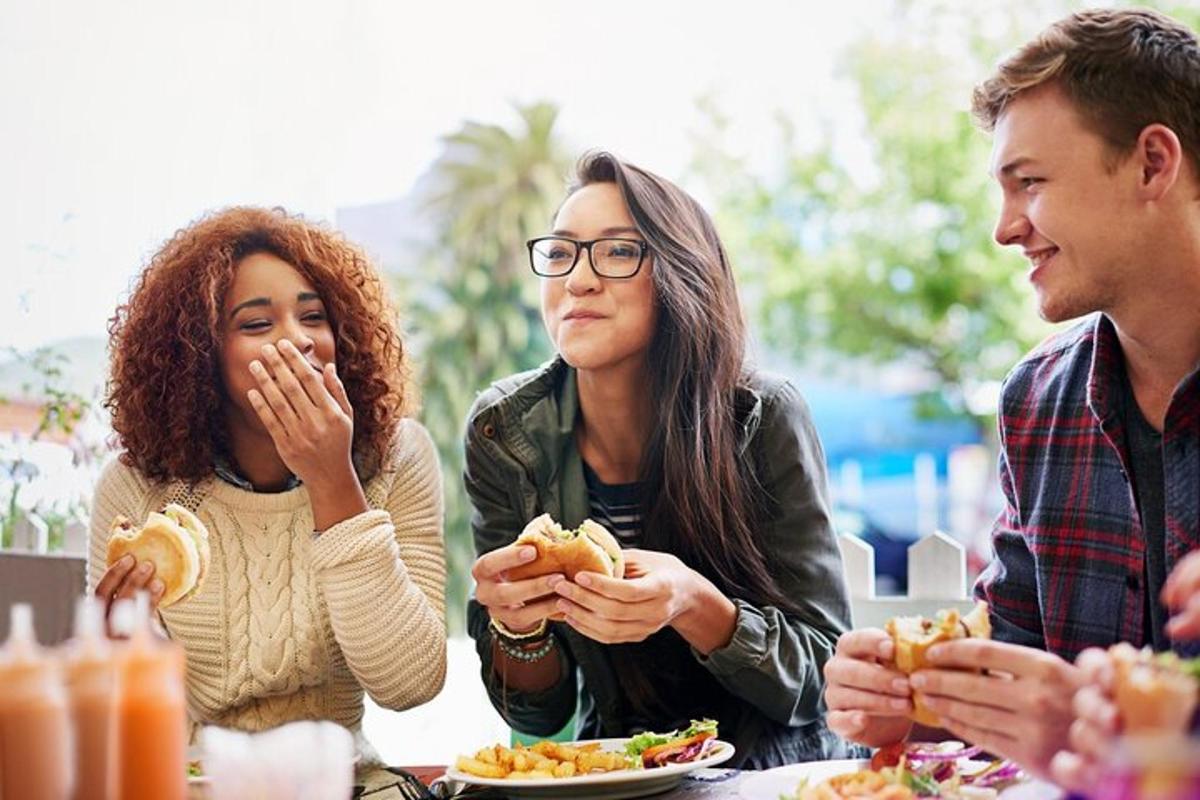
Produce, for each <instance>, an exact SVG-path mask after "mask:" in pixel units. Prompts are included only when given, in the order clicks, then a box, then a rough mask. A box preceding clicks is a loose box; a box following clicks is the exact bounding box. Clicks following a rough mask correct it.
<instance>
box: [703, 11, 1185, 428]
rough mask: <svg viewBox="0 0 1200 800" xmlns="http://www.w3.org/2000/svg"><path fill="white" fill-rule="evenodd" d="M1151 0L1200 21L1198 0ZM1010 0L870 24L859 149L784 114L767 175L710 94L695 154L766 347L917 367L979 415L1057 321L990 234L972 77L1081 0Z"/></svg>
mask: <svg viewBox="0 0 1200 800" xmlns="http://www.w3.org/2000/svg"><path fill="white" fill-rule="evenodd" d="M1156 5H1157V6H1159V7H1160V8H1162V10H1164V11H1167V12H1168V13H1173V14H1175V15H1176V16H1177V17H1178V18H1179V19H1181V20H1183V21H1185V22H1188V23H1190V24H1193V25H1195V24H1196V23H1197V22H1198V21H1200V20H1197V17H1200V10H1197V9H1196V7H1195V6H1194V5H1189V6H1187V7H1186V8H1185V7H1182V4H1179V3H1174V4H1172V3H1160V4H1156ZM1009 6H1011V4H1008V3H1000V2H980V3H977V4H971V5H965V4H959V3H952V2H946V1H945V0H940V1H939V0H907V1H903V0H900V1H898V2H897V3H896V4H895V6H894V9H893V14H892V15H891V16H890V17H888V18H886V19H882V20H875V21H874V24H873V25H872V24H868V25H866V26H865V29H864V34H863V35H862V36H861V37H860V38H859V39H858V40H857V41H856V42H855V43H853V44H852V45H851V46H850V47H849V49H848V51H847V52H846V53H845V54H844V55H843V58H842V68H841V72H842V77H843V78H844V79H845V81H846V83H847V84H848V87H849V89H850V90H851V91H852V92H853V93H854V94H855V95H856V97H857V100H858V103H859V108H860V111H861V122H862V131H861V136H862V138H863V140H864V141H865V145H866V152H867V153H868V154H869V157H868V158H867V159H865V160H862V159H860V160H858V161H855V160H854V158H853V156H850V157H848V156H847V155H846V151H847V148H846V146H845V145H846V140H847V139H848V138H850V139H853V138H854V135H853V134H848V132H847V131H845V130H839V131H838V132H837V133H836V135H835V134H834V132H832V131H831V130H830V125H829V124H826V125H825V133H824V134H823V135H820V136H818V137H816V138H817V139H818V140H817V141H816V143H815V144H814V143H811V142H810V143H806V144H804V145H801V144H799V143H798V137H797V134H796V133H795V131H794V130H793V128H792V127H790V126H789V125H788V124H787V123H784V124H783V125H781V139H782V142H783V152H784V153H785V156H784V158H783V163H782V165H781V168H780V169H779V170H778V172H777V173H775V174H772V175H770V176H769V177H760V176H758V175H756V174H752V173H751V171H750V170H749V169H748V168H747V167H746V164H745V162H744V161H742V160H739V159H736V158H730V157H728V156H726V155H725V154H724V152H723V151H724V150H725V149H726V148H725V147H724V145H723V143H722V137H723V132H724V130H725V127H726V121H725V120H723V119H722V118H721V116H720V113H719V112H718V111H716V110H715V109H714V108H713V107H712V104H711V103H709V104H708V106H707V108H708V112H709V114H708V115H709V119H710V120H711V122H712V129H711V130H710V131H709V132H708V134H707V135H706V136H705V137H702V141H701V147H700V150H699V152H698V156H697V160H696V171H697V172H698V173H699V174H700V175H701V177H702V178H704V179H706V180H707V182H708V183H709V185H710V186H711V187H712V188H713V189H714V194H715V196H716V197H717V203H718V212H717V216H718V221H719V223H720V224H721V227H722V230H723V232H724V233H725V236H726V238H727V239H728V240H729V245H730V248H731V250H732V251H733V254H734V260H735V263H737V264H738V265H739V269H740V271H741V273H742V277H743V279H744V285H745V287H746V291H747V294H748V296H749V297H750V298H751V302H750V303H749V305H750V306H751V307H752V308H757V313H758V316H759V319H758V320H757V321H758V323H759V325H760V328H761V330H762V332H763V334H764V336H765V338H766V340H767V341H768V342H769V343H770V344H771V345H772V346H773V347H775V348H777V349H779V350H780V351H782V352H785V353H788V354H790V355H792V356H794V357H797V358H799V359H802V360H807V361H809V363H812V362H813V358H812V357H813V354H814V353H823V354H835V357H837V358H839V359H841V360H845V357H846V356H848V357H849V358H850V359H851V360H855V361H866V362H873V363H881V364H889V363H890V364H894V363H897V362H899V363H903V364H907V365H911V366H912V367H913V368H915V369H921V370H923V371H924V372H925V373H926V374H927V376H928V377H929V385H931V386H932V387H933V388H932V389H931V390H930V391H929V392H928V393H927V395H926V398H925V399H926V401H927V402H926V404H925V406H924V407H925V410H926V411H928V412H935V413H951V414H964V415H967V416H969V417H972V418H973V419H975V421H976V422H977V423H978V424H979V425H980V427H981V430H983V431H985V432H990V430H991V422H990V417H991V410H990V404H989V403H988V402H987V401H986V400H984V401H983V402H982V403H981V402H979V401H978V398H979V396H980V395H983V397H984V398H987V397H991V396H993V395H994V390H995V387H996V382H997V381H998V380H999V379H1000V378H1001V377H1002V376H1003V375H1004V373H1005V372H1006V371H1007V370H1008V369H1009V368H1010V367H1011V366H1012V364H1013V363H1015V362H1016V361H1017V360H1018V358H1019V357H1020V355H1021V354H1022V353H1023V352H1024V351H1026V350H1027V349H1029V348H1030V347H1031V346H1032V345H1034V344H1036V343H1037V342H1038V341H1039V340H1040V339H1041V338H1043V337H1044V336H1046V335H1047V334H1048V333H1049V332H1050V331H1051V330H1052V329H1051V328H1050V326H1048V325H1045V324H1044V323H1042V322H1041V321H1040V320H1038V318H1037V316H1036V314H1035V309H1034V303H1033V298H1032V292H1031V290H1030V289H1029V287H1028V285H1027V283H1026V279H1025V273H1026V271H1027V267H1026V265H1025V264H1024V262H1023V260H1022V259H1021V258H1020V256H1019V254H1017V253H1013V252H1005V251H1003V250H1002V249H1001V248H1000V247H998V246H997V245H996V244H995V243H994V242H993V241H992V229H993V226H994V224H995V220H996V216H997V213H998V190H997V189H996V188H995V187H994V185H993V184H992V182H991V180H990V179H989V177H988V175H987V168H988V164H989V158H990V141H989V139H988V137H987V136H986V135H984V134H983V133H981V132H980V131H978V130H977V129H976V128H975V126H974V125H973V122H972V120H971V118H970V114H969V110H968V109H969V102H970V94H971V89H972V87H973V85H974V83H975V82H976V81H978V80H979V79H981V78H982V77H984V76H985V75H987V74H988V73H989V72H990V69H991V65H992V64H994V63H995V61H996V60H997V59H998V58H999V56H1000V55H1002V54H1003V53H1005V52H1008V51H1010V50H1012V49H1013V48H1014V47H1016V46H1018V45H1019V44H1021V43H1022V42H1024V41H1026V40H1028V39H1029V38H1030V37H1031V36H1032V35H1034V34H1035V33H1036V32H1037V31H1039V30H1040V29H1042V28H1043V27H1044V26H1045V25H1046V24H1048V23H1049V22H1050V21H1052V20H1054V19H1056V18H1058V17H1061V16H1063V15H1064V14H1066V13H1068V12H1069V11H1071V10H1073V9H1075V8H1077V7H1079V4H1077V3H1066V2H1060V1H1052V0H1042V1H1041V2H1031V3H1027V4H1021V7H1020V9H1019V10H1018V9H1014V8H1010V7H1009ZM814 113H815V114H816V116H817V117H818V118H819V117H820V113H821V112H820V111H819V110H818V111H816V112H814ZM810 138H811V137H810ZM981 390H982V391H981ZM973 397H974V398H976V402H974V403H973V402H971V400H972V398H973Z"/></svg>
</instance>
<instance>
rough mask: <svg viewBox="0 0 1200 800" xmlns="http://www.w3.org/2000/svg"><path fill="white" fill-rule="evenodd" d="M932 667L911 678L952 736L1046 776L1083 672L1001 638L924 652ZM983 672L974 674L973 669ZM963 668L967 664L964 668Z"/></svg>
mask: <svg viewBox="0 0 1200 800" xmlns="http://www.w3.org/2000/svg"><path fill="white" fill-rule="evenodd" d="M925 656H926V659H927V660H928V662H929V663H930V664H932V665H934V669H924V670H919V671H917V672H915V673H913V675H912V676H911V677H910V678H909V681H910V682H911V684H912V686H913V689H915V690H917V691H920V692H922V693H924V695H925V698H924V699H925V701H926V705H928V707H929V709H930V710H931V711H933V712H934V713H935V714H937V715H938V716H939V717H940V718H941V721H942V726H943V727H944V728H946V729H947V730H949V731H950V732H951V733H953V734H955V735H956V736H958V737H960V738H962V739H965V740H966V741H969V742H971V743H973V744H977V745H979V746H980V747H983V748H984V749H986V750H989V751H991V752H993V753H999V754H1001V755H1003V756H1006V757H1008V758H1010V759H1012V760H1013V761H1016V762H1017V763H1019V764H1020V765H1021V766H1022V767H1024V768H1025V769H1026V770H1027V771H1029V772H1031V773H1033V774H1035V775H1037V776H1039V777H1045V776H1048V775H1049V773H1050V760H1051V759H1052V758H1053V757H1054V754H1055V753H1057V752H1058V751H1059V750H1060V749H1062V748H1063V747H1065V746H1066V745H1067V733H1068V730H1069V729H1070V727H1071V723H1072V722H1073V721H1074V719H1075V715H1074V713H1073V711H1072V707H1071V702H1072V698H1073V697H1074V695H1075V691H1076V690H1077V689H1079V688H1080V687H1081V686H1083V685H1084V677H1083V673H1082V672H1081V671H1080V670H1079V669H1078V668H1076V667H1075V666H1073V665H1071V664H1068V663H1067V662H1066V661H1063V660H1062V659H1061V658H1059V657H1058V656H1054V655H1051V654H1049V653H1045V652H1043V651H1041V650H1035V649H1033V648H1030V647H1021V646H1019V645H1014V644H1006V643H1004V642H994V641H990V640H985V639H958V640H955V641H952V642H943V643H941V644H937V645H934V646H933V647H931V648H930V649H929V650H928V652H926V654H925ZM980 669H982V670H985V671H986V672H985V674H982V675H981V674H978V673H977V672H974V670H980ZM961 670H972V671H971V672H963V671H961Z"/></svg>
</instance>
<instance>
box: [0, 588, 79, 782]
mask: <svg viewBox="0 0 1200 800" xmlns="http://www.w3.org/2000/svg"><path fill="white" fill-rule="evenodd" d="M11 613H12V624H11V625H10V627H9V639H8V641H7V642H6V643H5V645H4V647H3V648H0V798H9V800H43V798H44V799H45V800H67V799H68V798H69V797H70V794H71V776H72V774H73V771H72V769H71V728H70V721H69V715H68V711H67V695H66V691H65V690H64V688H63V683H62V676H61V673H60V670H59V667H58V664H57V663H56V661H55V660H54V659H53V658H52V657H51V656H50V655H49V654H48V653H47V652H46V651H45V650H43V649H42V648H41V647H39V646H38V643H37V639H36V638H35V637H34V633H33V609H32V608H31V607H30V606H29V605H28V604H27V603H16V604H14V605H13V607H12V612H11Z"/></svg>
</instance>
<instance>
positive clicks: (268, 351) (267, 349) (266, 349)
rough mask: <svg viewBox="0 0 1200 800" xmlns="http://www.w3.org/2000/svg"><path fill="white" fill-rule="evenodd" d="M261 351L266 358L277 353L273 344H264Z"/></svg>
mask: <svg viewBox="0 0 1200 800" xmlns="http://www.w3.org/2000/svg"><path fill="white" fill-rule="evenodd" d="M262 351H263V355H265V356H268V357H269V356H272V355H275V354H276V353H278V352H279V351H278V350H276V349H275V345H273V344H264V345H263V347H262Z"/></svg>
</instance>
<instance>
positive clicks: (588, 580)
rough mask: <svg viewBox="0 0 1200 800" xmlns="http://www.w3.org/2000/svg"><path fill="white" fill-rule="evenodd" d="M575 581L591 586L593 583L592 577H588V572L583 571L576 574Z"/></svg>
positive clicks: (581, 584)
mask: <svg viewBox="0 0 1200 800" xmlns="http://www.w3.org/2000/svg"><path fill="white" fill-rule="evenodd" d="M575 582H576V583H578V584H579V585H580V586H591V585H592V579H591V578H589V577H588V574H587V573H586V572H581V573H579V574H578V575H576V576H575Z"/></svg>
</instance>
